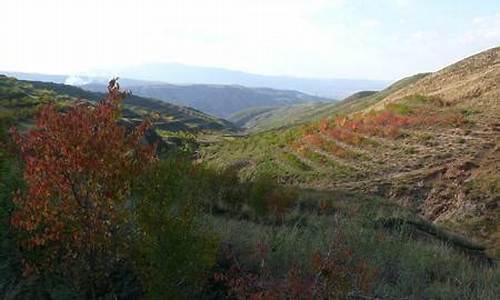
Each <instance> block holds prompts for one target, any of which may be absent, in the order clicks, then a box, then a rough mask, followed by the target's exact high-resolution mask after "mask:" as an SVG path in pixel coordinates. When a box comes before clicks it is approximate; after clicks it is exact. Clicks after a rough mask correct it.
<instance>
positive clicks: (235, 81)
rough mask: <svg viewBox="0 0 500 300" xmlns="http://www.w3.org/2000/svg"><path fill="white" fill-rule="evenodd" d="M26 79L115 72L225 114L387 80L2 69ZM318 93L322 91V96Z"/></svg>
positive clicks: (101, 83) (175, 68) (127, 83)
mask: <svg viewBox="0 0 500 300" xmlns="http://www.w3.org/2000/svg"><path fill="white" fill-rule="evenodd" d="M2 73H4V74H7V75H9V76H13V77H16V78H19V79H23V80H31V81H45V82H54V83H64V84H69V85H75V86H80V87H82V88H84V89H87V90H90V91H94V92H104V91H105V90H106V84H107V81H108V80H109V78H110V77H112V76H116V75H118V76H120V82H121V84H122V87H124V88H126V89H129V90H131V91H132V92H133V93H134V94H136V95H139V96H143V97H147V98H155V99H159V100H163V101H166V102H171V103H175V104H179V105H183V106H189V107H193V108H195V109H198V110H200V111H203V112H204V113H208V114H212V115H215V116H217V117H221V118H228V117H229V116H230V115H232V114H235V113H238V112H240V111H244V110H248V109H254V108H258V109H260V108H264V107H265V108H271V107H273V108H279V107H288V106H291V105H297V104H307V103H312V102H314V103H318V102H321V103H325V102H332V101H334V99H341V98H344V97H345V96H348V95H350V94H352V93H354V92H358V91H361V90H379V89H382V88H384V87H385V86H386V85H387V84H388V83H387V82H385V81H371V80H350V79H331V80H327V79H309V78H293V77H283V76H264V75H256V74H250V73H245V72H240V71H232V70H226V69H220V68H206V67H195V66H187V65H181V64H144V65H139V66H134V67H127V68H122V69H119V70H112V71H95V72H94V75H92V76H80V75H47V74H36V73H20V72H2ZM318 95H319V96H318Z"/></svg>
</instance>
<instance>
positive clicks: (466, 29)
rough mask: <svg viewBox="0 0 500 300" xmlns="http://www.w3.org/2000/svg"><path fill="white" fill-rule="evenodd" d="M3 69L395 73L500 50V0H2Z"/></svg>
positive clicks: (334, 74)
mask: <svg viewBox="0 0 500 300" xmlns="http://www.w3.org/2000/svg"><path fill="white" fill-rule="evenodd" d="M0 41H1V42H0V70H5V71H22V72H37V73H49V74H85V72H90V71H92V70H96V69H106V68H114V67H123V66H129V65H139V64H142V63H162V62H164V63H172V62H175V63H182V64H188V65H198V66H207V67H220V68H227V69H234V70H241V71H246V72H251V73H257V74H265V75H287V76H296V77H314V78H353V79H354V78H359V79H361V78H363V79H384V80H394V79H398V78H401V77H404V76H407V75H412V74H415V73H419V72H427V71H435V70H438V69H439V68H442V67H444V66H446V65H448V64H450V63H452V62H455V61H457V60H459V59H461V58H464V57H467V56H469V55H471V54H474V53H477V52H479V51H482V50H485V49H488V48H492V47H495V46H500V1H498V0H480V1H479V0H474V1H469V0H364V1H363V0H251V1H250V0H175V1H174V0H172V1H170V0H157V1H155V0H136V1H132V0H130V1H129V0H116V1H114V0H1V1H0Z"/></svg>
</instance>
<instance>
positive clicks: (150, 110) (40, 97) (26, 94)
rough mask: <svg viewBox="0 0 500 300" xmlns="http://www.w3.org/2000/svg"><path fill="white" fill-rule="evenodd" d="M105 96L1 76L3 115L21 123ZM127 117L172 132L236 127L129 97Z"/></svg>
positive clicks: (199, 113) (221, 121) (1, 111)
mask: <svg viewBox="0 0 500 300" xmlns="http://www.w3.org/2000/svg"><path fill="white" fill-rule="evenodd" d="M102 97H103V94H101V93H96V92H90V91H85V90H83V89H81V88H78V87H74V86H70V85H64V84H58V83H50V82H38V81H24V80H17V79H15V78H12V77H7V76H4V75H0V108H1V110H0V114H1V116H2V117H3V118H13V119H15V120H18V121H21V122H25V123H26V122H28V123H29V121H30V120H31V118H32V116H33V114H34V113H35V112H36V111H37V109H38V107H39V105H40V104H43V103H47V102H49V101H56V104H57V105H58V106H61V107H64V106H66V105H67V104H68V103H70V102H71V101H74V100H76V99H84V100H89V101H98V100H100V99H102ZM124 103H125V107H124V117H125V118H126V119H129V120H134V119H142V118H145V117H148V118H150V119H151V120H152V121H153V123H154V125H155V127H156V128H158V129H162V130H169V131H210V130H216V131H225V130H227V131H233V130H235V129H236V127H235V126H234V125H233V124H231V123H229V122H227V121H225V120H221V119H218V118H216V117H212V116H209V115H207V114H204V113H202V112H200V111H197V110H195V109H192V108H187V107H182V106H178V105H174V104H170V103H166V102H164V101H160V100H154V99H148V98H143V97H138V96H135V95H130V96H129V97H127V98H126V99H125V102H124Z"/></svg>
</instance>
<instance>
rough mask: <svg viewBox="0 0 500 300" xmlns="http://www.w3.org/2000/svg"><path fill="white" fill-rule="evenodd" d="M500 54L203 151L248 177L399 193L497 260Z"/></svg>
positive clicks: (405, 203) (216, 162) (394, 195)
mask: <svg viewBox="0 0 500 300" xmlns="http://www.w3.org/2000/svg"><path fill="white" fill-rule="evenodd" d="M499 59H500V48H494V49H491V50H488V51H484V52H482V53H479V54H477V55H474V56H472V57H469V58H467V59H465V60H462V61H460V62H457V63H455V64H453V65H451V66H449V67H447V68H445V69H443V70H440V71H438V72H436V73H432V74H419V75H415V76H413V77H410V78H406V79H403V80H401V81H399V82H397V83H395V84H393V85H392V86H391V87H389V88H387V89H386V90H384V91H381V92H378V93H375V94H370V95H368V96H366V97H359V96H355V97H352V98H350V99H346V100H344V101H342V102H341V103H339V104H335V105H331V106H329V105H325V106H322V107H319V108H318V109H317V113H314V114H312V115H313V117H311V119H310V120H314V121H309V122H305V123H303V124H301V125H297V126H288V127H286V128H280V129H274V130H268V131H264V132H259V133H255V134H250V135H248V136H245V137H240V138H237V137H234V138H226V140H225V141H223V142H220V143H219V144H214V145H211V146H208V147H206V148H205V149H203V151H202V152H201V154H200V155H201V157H202V158H203V159H204V160H206V161H207V162H208V163H209V164H211V165H214V166H217V167H219V168H226V167H231V168H237V169H238V170H239V175H240V176H241V177H242V178H243V179H247V180H251V179H252V178H255V177H257V176H259V174H268V175H270V176H273V177H276V178H278V180H279V181H280V182H282V183H284V184H290V185H299V186H302V187H309V188H316V189H323V190H329V191H353V192H363V193H365V194H369V195H379V196H382V197H385V198H388V199H392V200H393V201H395V202H397V203H398V204H400V205H402V206H404V207H407V208H409V209H411V210H413V211H414V212H415V213H417V214H418V215H420V216H422V217H424V218H425V219H427V220H429V221H431V222H434V223H435V224H438V225H439V226H441V227H444V228H448V229H449V230H452V231H454V232H460V233H462V234H464V235H466V236H467V237H469V238H473V239H476V240H478V241H481V242H482V243H484V245H485V246H486V248H487V249H488V253H489V254H490V255H493V256H495V257H500V235H499V232H500V219H499V216H500V197H499V195H500V176H499V174H500V172H499V170H500V146H499V141H500V85H499V83H500V64H499ZM272 112H273V111H269V112H264V113H263V114H266V113H272ZM257 118H258V116H257ZM306 120H307V118H306ZM247 123H248V121H247ZM256 126H257V125H256Z"/></svg>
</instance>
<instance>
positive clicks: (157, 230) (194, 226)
mask: <svg viewBox="0 0 500 300" xmlns="http://www.w3.org/2000/svg"><path fill="white" fill-rule="evenodd" d="M200 180H201V177H200V173H199V169H198V168H196V167H194V166H193V165H192V164H191V162H190V161H188V160H184V159H181V158H169V159H166V160H164V161H161V162H159V164H158V166H156V167H154V169H152V170H151V171H150V172H149V173H148V174H147V175H146V176H144V177H143V178H141V179H140V180H139V183H138V184H137V186H136V189H135V203H134V206H135V213H136V216H137V219H136V222H137V224H136V225H137V239H136V242H135V245H134V252H135V253H134V254H135V255H134V260H135V263H136V266H137V269H138V273H139V276H140V279H141V282H142V284H143V286H144V288H145V291H146V296H147V297H148V298H151V299H183V298H186V299H187V298H191V297H193V293H195V292H196V291H197V290H199V288H200V287H201V286H202V284H203V279H204V278H203V275H204V272H205V271H206V270H207V269H208V268H209V267H211V266H212V265H213V264H214V261H215V254H216V249H217V244H218V243H217V239H216V238H215V236H214V235H213V234H211V233H210V232H209V231H208V230H206V229H205V228H203V227H202V226H201V225H200V223H199V222H198V218H197V216H198V213H199V211H200V204H201V203H200V202H201V201H200V200H201V197H202V196H203V191H202V189H199V183H200Z"/></svg>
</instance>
